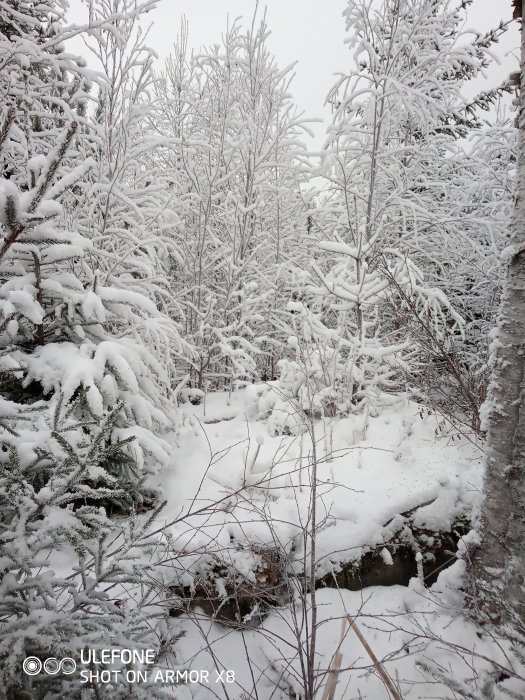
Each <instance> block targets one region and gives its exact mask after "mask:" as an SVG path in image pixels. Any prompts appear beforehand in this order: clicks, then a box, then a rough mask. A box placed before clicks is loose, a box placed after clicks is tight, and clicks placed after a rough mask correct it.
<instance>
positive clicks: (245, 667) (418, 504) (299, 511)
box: [163, 387, 523, 700]
mask: <svg viewBox="0 0 525 700" xmlns="http://www.w3.org/2000/svg"><path fill="white" fill-rule="evenodd" d="M265 402H266V403H265ZM272 406H273V407H274V413H273V414H270V415H268V413H267V412H266V411H265V410H264V409H265V408H268V407H270V408H271V407H272ZM261 407H262V409H261ZM183 410H184V418H183V426H182V432H181V434H180V436H179V439H178V446H175V447H174V452H173V467H172V469H171V470H168V471H167V472H166V473H165V474H164V477H163V478H164V487H165V488H166V491H167V494H168V496H169V503H168V506H167V509H166V513H165V516H164V517H165V518H166V522H168V521H170V520H176V522H175V523H174V524H173V525H171V526H170V528H169V531H170V534H171V536H172V538H173V540H172V543H173V545H174V547H175V548H176V550H177V552H178V553H179V555H180V556H179V557H178V559H177V561H176V562H174V563H170V565H169V567H168V568H167V569H166V571H165V575H166V580H167V581H173V582H174V583H178V584H179V585H184V586H188V587H191V586H194V585H195V584H196V583H198V581H199V580H200V579H202V578H203V577H204V578H205V577H206V575H208V576H211V575H212V574H214V576H215V581H214V585H215V587H216V590H217V591H218V592H219V594H220V593H221V590H223V591H224V592H226V587H227V581H226V580H223V579H221V575H222V573H223V571H224V566H223V565H225V566H226V567H230V569H231V570H233V571H235V573H236V574H239V575H241V576H242V577H245V578H246V580H248V581H255V580H256V578H255V577H256V574H255V572H254V569H255V568H256V566H257V564H258V563H259V564H260V558H259V559H258V553H260V552H261V551H265V550H268V551H269V550H272V549H281V550H282V551H283V552H285V553H286V555H287V562H288V564H289V566H290V571H291V572H292V576H293V575H299V576H300V574H301V571H302V570H304V566H305V561H308V556H309V553H310V552H309V540H308V539H307V538H305V537H304V529H305V527H307V526H308V525H309V520H308V515H309V512H310V510H309V509H310V507H311V476H312V464H313V449H312V445H313V442H312V433H311V429H312V424H310V430H306V429H304V428H305V425H302V426H301V421H300V420H299V419H298V418H297V413H296V412H295V411H294V409H293V406H290V415H293V418H294V421H295V422H294V421H290V420H289V419H288V418H287V419H286V420H284V421H283V420H281V419H279V416H276V411H277V412H278V411H282V410H285V408H283V402H282V401H276V400H275V397H274V398H271V390H270V392H268V391H266V390H265V389H262V390H261V387H248V389H247V390H245V391H240V392H237V393H234V394H232V395H231V396H229V395H228V394H227V393H216V394H212V395H208V396H207V397H206V401H205V404H204V405H200V406H193V405H191V404H187V405H186V406H185V407H184V409H183ZM303 423H304V421H303ZM306 423H308V421H306ZM276 425H277V426H278V425H280V426H281V428H282V426H283V425H287V426H290V425H292V429H291V430H290V429H286V430H285V433H287V434H284V435H283V434H276V432H277V433H279V432H281V431H279V430H276ZM301 428H303V429H301ZM288 433H290V434H288ZM313 438H314V441H315V445H316V458H317V522H318V529H317V534H316V554H315V560H316V575H317V576H318V577H320V576H323V575H326V574H329V573H330V572H337V571H338V570H339V569H340V568H341V566H343V565H344V564H345V563H348V562H353V561H357V560H359V559H360V558H361V556H362V555H363V554H364V553H366V552H367V551H370V550H376V551H380V552H381V553H382V557H383V559H384V561H385V563H387V564H388V561H389V551H390V548H389V543H391V539H392V537H393V535H394V534H395V532H396V531H397V530H399V528H400V527H402V525H403V523H405V522H407V520H408V518H409V517H410V522H411V524H412V525H413V526H415V527H417V528H422V529H424V530H430V531H443V532H446V531H448V530H449V529H450V528H451V526H452V525H453V523H454V522H457V521H458V519H460V518H467V519H468V518H470V517H471V516H472V513H473V512H475V510H476V507H477V505H478V503H479V494H480V485H481V477H482V472H481V456H482V455H481V451H480V449H479V448H478V447H476V446H475V445H474V444H473V443H472V442H470V441H469V440H468V439H466V438H464V437H461V436H458V435H457V434H453V433H452V432H451V431H450V430H449V428H447V426H446V425H445V423H444V422H443V421H442V420H441V418H440V417H439V416H436V415H435V414H433V413H431V412H429V411H427V410H422V408H421V407H420V406H419V405H417V404H415V403H413V402H411V401H409V400H407V399H399V400H396V401H394V402H393V403H392V404H391V405H387V406H384V407H383V408H382V409H381V410H379V411H377V415H374V416H370V415H369V416H368V417H366V419H365V417H364V416H363V415H356V416H350V417H348V418H344V419H325V420H320V419H319V420H316V421H314V422H313ZM305 542H306V549H307V551H306V552H305ZM431 544H432V543H431V541H429V548H431ZM459 547H460V549H462V548H464V542H463V541H462V540H461V541H460V542H459ZM421 554H422V555H423V567H424V573H425V574H426V573H427V568H426V567H428V566H430V565H431V560H430V558H427V557H426V556H425V554H428V552H427V553H425V551H424V547H421ZM414 556H416V553H415V552H414ZM451 564H452V565H451V567H450V568H448V569H445V570H444V571H443V572H442V573H441V574H440V576H439V579H438V581H437V583H435V584H434V586H433V587H432V588H430V589H429V588H426V587H425V586H424V585H423V584H422V583H421V581H420V580H418V579H416V578H414V579H412V580H411V581H410V584H409V586H408V587H406V586H397V585H396V586H374V587H369V588H365V589H362V590H360V591H349V590H343V589H337V588H329V587H328V588H322V589H318V590H317V594H316V595H317V608H318V610H317V615H318V631H317V644H316V669H317V674H318V676H317V677H318V681H317V682H318V685H319V688H320V690H319V697H321V695H322V692H323V690H322V689H323V688H324V685H325V683H326V681H327V679H328V675H327V671H328V670H329V669H330V668H331V667H332V664H333V663H334V655H335V654H336V652H338V651H339V652H340V653H341V654H342V657H341V659H340V669H341V670H340V672H339V674H338V684H337V688H336V692H335V696H334V697H335V698H345V700H346V699H347V698H348V699H350V698H362V699H363V700H364V699H365V698H366V699H368V700H381V699H382V698H385V700H386V699H387V698H389V697H390V695H389V691H388V690H387V689H386V687H385V685H384V683H383V681H382V680H381V678H380V676H379V674H378V672H377V670H376V669H375V667H374V665H373V663H372V661H371V659H370V657H369V655H368V653H367V652H366V651H365V648H364V647H363V645H362V643H361V641H360V640H359V638H358V636H357V635H356V633H355V631H354V629H353V628H351V627H350V624H349V622H348V621H347V617H346V616H347V615H350V616H351V617H352V618H353V619H355V620H356V624H357V626H358V628H359V630H360V631H361V632H362V634H363V635H364V637H365V638H366V640H367V641H368V643H369V644H370V646H371V647H372V649H373V652H374V653H375V655H376V656H377V657H378V658H379V659H380V660H382V661H383V663H384V669H385V671H386V672H387V673H388V675H389V677H390V678H391V679H392V681H393V682H394V684H395V685H396V687H397V689H398V690H399V692H400V694H401V697H402V698H406V699H408V698H410V699H415V698H454V697H460V696H458V695H455V694H454V692H453V691H452V690H450V689H447V687H446V685H444V684H443V683H442V682H440V680H439V677H440V674H441V673H442V674H444V676H445V677H448V676H450V678H453V679H454V682H456V683H457V689H459V688H461V687H464V688H467V687H468V688H469V692H471V693H472V692H473V693H474V694H473V695H472V696H471V697H473V698H478V697H479V698H482V697H484V696H483V695H482V691H481V690H480V687H481V686H479V683H487V684H488V686H487V687H489V686H491V685H492V684H493V683H494V681H495V679H496V676H495V675H494V674H492V675H491V673H490V672H492V671H493V670H494V666H493V663H492V662H497V663H500V664H501V665H502V666H503V667H506V668H508V667H509V664H512V663H513V661H512V660H511V659H510V657H509V650H508V647H506V646H505V645H504V644H503V645H497V644H495V643H494V641H493V640H491V639H490V637H489V636H483V635H482V634H481V635H480V633H479V630H478V629H476V628H475V627H474V625H473V624H470V623H466V622H465V621H464V619H463V618H462V617H461V616H460V611H461V610H462V608H463V594H462V593H461V582H462V574H463V571H464V562H463V561H462V560H459V561H456V562H455V563H453V560H452V561H451ZM221 566H222V567H223V568H218V567H221ZM217 572H218V573H217ZM221 587H222V588H221ZM305 600H306V602H305ZM304 605H307V606H309V605H310V601H309V599H307V598H305V597H304V596H302V597H301V596H298V597H296V599H295V600H293V601H292V602H289V603H288V604H284V605H282V606H281V607H276V608H275V609H274V610H272V611H271V613H270V614H269V616H268V617H266V618H265V619H264V621H263V622H262V624H260V625H259V626H258V627H257V628H250V627H245V628H243V629H235V628H232V627H228V626H226V625H224V624H222V623H219V622H217V621H214V620H212V619H210V618H209V617H208V616H206V615H205V614H204V613H203V612H202V611H201V610H200V609H199V608H198V607H197V608H194V609H193V610H192V612H191V613H189V614H188V615H185V614H184V615H182V616H181V617H178V618H175V619H174V620H173V624H174V625H175V626H176V628H177V629H180V631H182V632H184V636H183V637H182V638H181V639H180V641H179V642H178V644H177V647H176V650H175V651H176V664H177V667H178V668H181V669H182V668H184V669H188V670H190V669H193V670H194V671H199V672H200V671H203V670H204V671H208V672H209V679H206V676H205V677H204V678H205V680H204V682H196V683H188V684H187V685H185V686H184V687H181V688H179V690H178V693H177V696H178V697H180V698H182V699H184V698H195V699H196V698H202V699H205V698H212V697H220V698H222V697H224V698H230V699H231V700H233V699H234V698H239V699H240V698H248V697H249V698H252V697H253V698H259V699H260V700H267V699H268V700H269V699H270V698H275V699H276V700H278V699H279V698H283V699H284V698H286V699H287V700H288V699H289V698H290V697H297V698H300V697H301V673H302V672H301V663H300V654H298V648H299V647H300V645H301V644H303V645H304V641H305V634H306V632H305V626H304V620H305V619H306V618H307V617H308V615H303V606H304ZM343 623H344V624H343ZM465 649H467V650H468V651H465ZM421 664H423V665H425V664H427V666H428V665H430V666H432V668H433V669H434V676H432V675H430V672H429V670H428V669H426V670H425V669H424V668H423V667H422V666H421ZM223 669H225V670H227V671H228V670H229V671H231V672H232V673H231V674H230V676H229V678H230V679H232V678H233V677H235V683H223V682H222V680H224V679H225V678H226V674H223V676H222V677H221V676H220V675H219V674H220V672H221V670H223ZM196 676H197V674H194V678H195V677H196ZM217 677H219V680H218V681H217V682H215V680H216V679H217ZM478 677H479V679H481V680H476V681H473V680H472V679H474V678H478ZM462 684H465V685H462ZM467 684H470V685H468V686H467ZM516 684H517V681H516V680H515V679H503V680H502V681H501V682H498V683H497V685H496V686H495V687H496V690H497V692H496V695H495V696H494V697H500V695H498V693H501V692H503V689H504V688H507V689H509V690H510V689H512V690H513V691H514V692H517V693H518V695H517V696H516V697H522V696H521V695H519V693H520V692H521V691H520V689H519V688H518V686H517V685H516ZM478 686H479V687H478ZM522 690H523V689H522ZM294 692H295V693H296V695H295V696H294V695H293V693H294ZM487 697H492V696H491V695H490V694H489V695H487ZM502 697H503V696H502Z"/></svg>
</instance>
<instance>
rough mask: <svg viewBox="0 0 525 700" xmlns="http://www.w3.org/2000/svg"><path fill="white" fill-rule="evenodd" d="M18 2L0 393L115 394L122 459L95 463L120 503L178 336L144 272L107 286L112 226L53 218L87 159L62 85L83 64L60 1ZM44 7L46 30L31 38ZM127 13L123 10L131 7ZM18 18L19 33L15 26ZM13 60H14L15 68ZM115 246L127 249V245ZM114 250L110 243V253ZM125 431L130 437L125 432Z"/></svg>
mask: <svg viewBox="0 0 525 700" xmlns="http://www.w3.org/2000/svg"><path fill="white" fill-rule="evenodd" d="M21 7H22V9H23V10H24V12H25V15H23V18H24V20H27V21H24V22H22V21H21V16H22V14H23V13H22V12H19V13H18V14H16V13H15V20H16V21H14V26H15V29H16V31H15V30H13V31H14V32H15V34H14V35H13V36H15V35H16V32H18V34H19V35H16V41H14V42H13V40H12V38H11V39H10V38H9V37H8V36H6V37H5V38H3V39H2V41H1V42H0V50H1V52H2V58H3V64H2V65H3V70H2V71H1V75H2V80H1V84H2V89H3V90H4V99H3V100H2V102H3V104H7V105H11V106H10V107H9V108H8V110H7V111H6V112H5V113H4V120H3V126H2V138H3V144H2V148H3V150H2V155H3V158H4V177H3V179H2V184H1V199H2V201H1V212H2V214H1V217H2V220H1V223H2V242H1V247H0V265H1V286H0V297H1V299H2V326H1V327H2V341H1V342H2V347H3V350H2V377H3V379H4V381H5V386H6V392H8V393H7V394H6V397H8V398H9V399H10V400H14V401H16V402H19V403H27V402H34V401H37V400H42V401H48V402H51V404H52V403H53V401H54V397H55V396H56V395H58V394H59V393H61V394H63V396H64V400H65V401H66V402H67V401H69V400H70V399H72V398H74V397H75V396H76V394H77V393H78V392H79V391H80V390H81V389H82V387H83V388H84V389H85V390H86V391H85V397H86V404H85V409H84V410H85V412H86V413H85V416H86V417H87V416H98V418H99V419H102V417H103V415H104V414H105V413H106V412H107V411H109V410H111V409H112V407H113V406H114V405H115V404H116V403H117V402H118V401H122V403H123V410H122V411H121V412H120V413H119V416H118V419H117V420H116V422H115V425H114V427H113V432H112V436H111V439H112V440H114V441H119V440H123V441H125V442H124V444H125V447H124V448H123V449H124V450H125V451H126V452H127V455H128V459H127V460H126V461H120V462H118V463H115V464H113V465H109V464H107V465H106V468H108V469H110V471H111V474H112V476H113V478H115V479H116V480H117V481H118V482H119V483H120V493H121V504H120V505H121V506H122V507H126V508H129V507H131V505H132V503H133V502H140V501H141V500H142V498H143V495H142V494H143V493H144V492H145V487H144V480H145V479H146V478H147V476H148V474H150V473H152V472H153V471H155V470H156V468H157V466H158V464H159V463H160V464H161V463H163V462H165V461H166V459H167V458H168V448H167V445H166V444H165V443H164V442H163V441H162V439H160V438H159V435H158V432H159V430H160V429H166V428H169V427H171V419H170V418H169V417H167V416H166V410H165V409H166V403H167V402H166V400H165V397H166V393H167V391H168V388H167V387H168V385H169V373H168V367H169V363H168V361H167V360H166V357H169V358H170V359H171V352H170V351H171V349H172V348H173V346H174V343H171V341H172V340H174V341H178V335H177V332H176V329H175V327H174V324H173V322H172V321H170V319H169V318H168V317H167V316H165V315H163V314H162V312H161V311H159V310H158V306H159V305H160V303H157V302H159V299H158V295H156V294H155V293H153V294H152V297H153V298H149V299H148V298H147V297H146V296H145V295H144V293H143V291H144V289H145V287H146V285H147V282H148V281H149V282H152V279H151V277H155V275H153V274H151V276H150V277H149V278H147V279H146V280H145V282H142V279H143V278H146V275H144V274H142V275H141V274H140V273H136V277H137V278H138V279H139V280H140V281H139V282H135V284H132V280H134V279H135V278H134V277H133V274H132V273H129V274H128V275H127V277H126V276H125V275H122V276H121V278H120V280H119V284H118V285H117V284H116V283H115V279H116V277H111V267H110V266H109V265H108V269H106V270H103V269H101V266H100V265H98V260H99V259H100V258H101V257H104V255H106V259H107V258H109V261H110V264H113V265H114V264H116V254H117V252H116V248H118V246H117V241H118V240H119V234H120V230H118V229H116V230H114V231H113V236H111V234H108V235H107V236H106V237H105V238H104V246H102V245H101V242H100V240H93V239H92V238H91V239H88V238H87V237H86V236H80V235H78V234H76V233H72V232H71V231H69V230H68V229H67V228H66V226H67V222H68V221H69V222H71V217H69V219H66V217H65V216H64V207H63V204H64V202H66V203H67V204H68V205H69V204H70V201H71V200H70V198H71V196H72V194H71V193H72V191H74V192H75V193H78V192H80V193H82V192H83V191H85V190H86V187H87V185H86V180H87V178H88V176H87V173H88V172H89V171H90V170H93V169H95V167H96V160H95V159H93V158H89V157H88V158H86V157H85V153H84V152H83V150H82V149H83V148H84V149H85V144H86V143H87V142H88V136H87V135H86V132H87V131H88V129H89V124H88V123H87V121H86V119H85V118H84V117H83V116H82V114H81V113H80V112H81V111H82V110H80V109H79V107H82V109H83V107H84V105H85V101H86V98H87V95H86V93H85V91H79V90H78V89H73V86H75V85H79V84H80V83H81V82H82V81H84V80H85V78H86V75H87V71H86V70H85V69H82V70H81V69H80V68H79V67H78V63H77V62H75V61H73V60H72V59H71V58H70V57H68V55H67V54H65V53H64V51H63V50H62V48H61V45H60V36H61V34H60V32H61V26H60V22H59V21H58V20H59V19H60V13H59V12H58V11H56V8H57V7H58V8H59V9H61V5H60V4H49V6H48V7H46V6H45V5H44V4H42V5H39V6H38V8H37V9H36V10H35V9H34V7H33V5H32V4H24V5H23V6H21ZM121 9H122V8H121ZM139 9H140V8H139ZM116 10H118V8H116ZM45 11H48V14H49V23H50V25H51V28H50V29H49V32H50V33H51V34H52V40H51V41H49V42H47V43H46V42H43V43H42V42H40V39H39V38H40V36H41V34H42V32H44V29H43V28H42V27H44V26H45V25H43V24H42V23H43V22H44V20H45V17H46V16H47V15H46V13H45ZM138 11H139V10H137V8H132V10H131V17H132V18H133V17H134V16H135V15H136V12H138ZM115 16H116V17H117V19H115ZM115 21H121V22H125V21H126V15H125V14H123V13H122V12H119V13H118V14H117V15H115V13H109V14H108V17H107V18H106V19H104V18H103V17H102V18H101V17H98V18H97V21H96V25H97V26H98V32H99V36H100V32H104V31H105V32H107V34H108V35H110V36H115V32H116V29H115V27H114V26H113V25H114V23H115ZM26 25H27V26H28V27H29V28H30V31H29V33H27V34H23V31H24V27H25V26H26ZM36 28H38V31H37V29H36ZM44 33H45V32H44ZM35 36H36V38H35ZM13 43H15V50H13ZM18 47H20V48H18ZM50 47H51V48H50ZM20 61H22V63H23V65H24V69H23V70H22V71H17V70H15V68H17V67H19V63H20ZM9 76H10V77H9ZM95 77H96V76H95ZM102 82H103V83H104V81H102ZM105 82H106V83H107V82H108V81H105ZM55 93H59V94H55ZM77 108H78V109H77ZM89 143H93V141H90V142H89ZM79 149H80V150H79ZM87 181H88V182H89V180H87ZM68 198H69V200H68ZM129 204H130V207H131V203H129ZM121 215H122V216H124V214H123V213H122V212H121ZM134 215H135V217H136V213H135V214H134ZM131 218H133V217H132V216H130V219H131ZM73 223H75V222H73ZM88 250H89V252H87V251H88ZM126 252H127V253H128V257H129V254H130V251H129V246H128V249H127V251H126ZM123 253H124V251H123V249H122V247H120V248H118V255H121V256H122V254H123ZM142 257H143V258H144V257H145V253H144V252H143V251H142ZM148 270H149V271H150V268H148ZM150 272H151V271H150ZM126 282H127V283H128V284H127V285H126ZM159 329H160V330H159ZM159 336H160V339H159ZM151 338H154V340H155V341H156V342H150V339H151ZM146 341H147V342H146ZM130 436H133V437H134V440H133V441H131V442H128V441H127V438H128V437H130ZM141 492H142V494H141Z"/></svg>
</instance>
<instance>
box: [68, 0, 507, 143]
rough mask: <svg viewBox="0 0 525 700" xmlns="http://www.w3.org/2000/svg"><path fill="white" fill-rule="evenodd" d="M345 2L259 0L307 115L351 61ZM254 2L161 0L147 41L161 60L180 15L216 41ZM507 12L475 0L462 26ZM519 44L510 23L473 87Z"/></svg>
mask: <svg viewBox="0 0 525 700" xmlns="http://www.w3.org/2000/svg"><path fill="white" fill-rule="evenodd" d="M69 2H70V12H69V19H70V21H72V22H75V23H83V22H85V21H86V18H87V12H86V9H85V7H84V6H83V5H82V0H69ZM345 6H346V0H260V3H259V12H260V13H261V14H262V11H263V10H264V8H265V7H266V8H267V15H266V18H267V24H268V27H269V29H270V30H271V32H272V33H271V36H270V38H269V41H268V43H269V47H270V49H271V51H272V52H273V53H274V54H275V56H276V58H277V61H278V63H279V65H280V66H281V67H285V66H287V65H289V64H291V63H296V66H295V68H294V72H295V78H294V80H293V83H292V88H291V91H292V94H293V97H294V100H295V102H296V104H297V105H298V106H299V108H300V109H301V110H302V111H304V112H305V116H306V117H309V118H311V117H317V118H323V119H327V118H328V116H329V115H328V109H327V108H326V107H323V104H324V101H325V98H326V96H327V94H328V92H329V90H330V87H331V86H332V84H333V83H334V82H335V79H334V74H335V73H340V72H346V71H347V70H348V69H349V67H350V65H351V54H350V51H349V50H348V48H347V47H346V46H345V44H344V39H345V36H346V34H345V22H344V19H343V17H342V11H343V9H344V7H345ZM254 8H255V0H159V1H158V6H157V9H155V10H154V11H153V12H151V13H149V14H148V15H147V16H146V20H147V23H148V24H149V23H151V24H152V26H151V29H150V34H149V45H150V46H151V47H152V48H153V49H154V50H155V51H156V53H157V54H158V56H159V60H163V59H164V58H165V57H166V56H167V55H168V54H169V52H170V50H171V47H172V45H173V43H174V41H175V39H176V37H177V34H178V33H179V28H180V21H181V16H183V15H185V16H186V17H187V19H188V22H189V45H190V47H194V48H199V47H201V46H204V45H209V44H211V43H216V42H218V41H220V37H221V33H222V32H223V31H224V29H225V27H226V23H227V19H228V17H229V19H230V22H231V21H232V20H233V19H235V18H236V17H239V16H242V17H243V18H244V21H245V23H246V24H247V23H248V22H249V21H250V20H251V17H252V14H253V11H254ZM511 14H512V10H511V0H474V2H473V5H472V6H471V8H470V10H469V15H468V21H467V24H466V25H465V28H475V29H476V30H478V31H481V32H483V31H486V30H488V29H491V28H493V27H495V26H497V24H498V22H499V21H500V19H504V20H507V19H509V18H510V17H511ZM145 24H146V21H145ZM518 45H519V33H518V29H517V22H513V26H512V29H511V30H510V31H508V32H507V34H506V35H505V36H504V37H503V40H502V41H501V42H500V43H499V44H496V46H495V49H494V51H495V53H496V55H497V57H498V59H499V60H500V65H493V66H492V67H491V69H490V70H489V73H488V75H487V77H486V78H480V79H478V80H477V81H476V89H479V90H484V89H487V88H488V87H493V86H495V85H498V84H499V83H500V82H502V80H503V79H504V78H505V77H506V76H507V75H508V74H509V73H510V72H511V71H512V70H516V67H517V59H516V56H517V55H518V52H517V47H518ZM71 48H72V47H71ZM73 50H76V51H78V52H81V53H83V54H84V55H85V49H84V50H82V49H81V48H80V47H79V45H75V48H74V49H73ZM471 90H472V88H471ZM471 90H469V92H470V91H471ZM472 92H474V91H472ZM311 128H312V129H313V130H314V131H315V134H316V136H315V140H314V142H313V143H311V144H308V145H309V147H310V148H314V149H318V148H320V146H321V145H322V142H323V134H324V129H325V127H324V126H323V125H322V124H319V125H315V124H313V125H311Z"/></svg>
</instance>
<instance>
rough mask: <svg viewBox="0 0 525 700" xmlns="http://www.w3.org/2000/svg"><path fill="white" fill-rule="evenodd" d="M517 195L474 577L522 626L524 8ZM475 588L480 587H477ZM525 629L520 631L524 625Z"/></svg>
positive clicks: (489, 606) (488, 412)
mask: <svg viewBox="0 0 525 700" xmlns="http://www.w3.org/2000/svg"><path fill="white" fill-rule="evenodd" d="M514 4H515V7H516V11H515V17H516V18H518V21H519V22H520V25H521V75H520V87H519V98H518V100H519V101H518V117H517V123H518V131H519V134H518V138H519V143H518V164H517V191H516V204H515V210H514V216H513V219H512V238H511V241H510V245H509V246H508V247H507V248H506V249H505V251H504V253H503V255H504V258H505V261H506V264H507V275H506V279H505V282H504V288H503V295H502V299H501V305H500V311H499V315H498V320H497V325H496V328H495V329H494V331H493V332H492V334H491V336H492V344H491V370H492V376H491V382H490V386H489V393H488V398H487V401H486V403H485V405H484V410H483V424H484V427H485V428H486V430H487V447H486V450H487V455H486V462H485V466H486V473H485V486H484V492H485V500H484V503H483V508H482V513H481V525H480V537H481V542H480V544H479V549H478V550H477V553H476V560H475V564H476V567H475V572H476V574H477V583H478V584H479V588H478V590H477V591H476V599H475V601H474V603H475V604H477V605H479V606H480V607H481V608H482V609H483V610H484V611H485V612H488V613H489V615H490V616H491V617H492V618H494V619H496V620H500V621H501V620H503V621H511V622H514V624H521V626H523V619H524V616H525V582H524V572H525V548H524V543H525V478H524V477H525V323H524V319H525V32H524V31H523V20H522V14H521V3H514ZM475 583H476V582H475ZM522 628H523V627H522Z"/></svg>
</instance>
